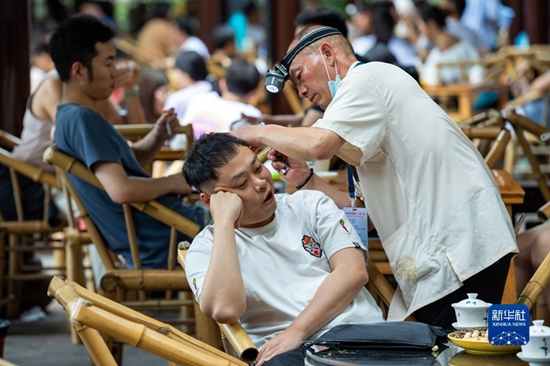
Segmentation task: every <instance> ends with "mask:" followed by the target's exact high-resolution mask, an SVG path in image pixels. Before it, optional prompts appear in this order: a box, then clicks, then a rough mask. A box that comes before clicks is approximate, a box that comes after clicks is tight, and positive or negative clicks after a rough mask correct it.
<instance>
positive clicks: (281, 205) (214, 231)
mask: <svg viewBox="0 0 550 366" xmlns="http://www.w3.org/2000/svg"><path fill="white" fill-rule="evenodd" d="M183 173H184V176H185V179H186V180H187V182H188V184H189V185H191V186H193V187H195V188H196V189H198V190H199V191H200V192H201V193H200V198H201V200H202V202H203V203H204V204H205V205H207V206H209V207H210V210H211V213H212V218H213V220H214V225H213V226H207V227H206V228H205V229H204V230H203V231H202V232H201V233H199V234H198V235H197V237H196V238H195V239H194V240H193V244H192V245H191V247H190V249H189V252H188V254H187V261H186V275H187V279H188V281H189V284H190V286H191V288H192V289H193V291H194V293H195V297H196V299H197V301H198V302H199V304H200V307H201V310H202V311H203V312H204V313H205V314H206V315H207V316H210V317H212V318H213V319H215V320H216V321H218V322H221V323H232V322H235V321H237V320H239V321H240V322H241V324H242V326H243V327H244V329H245V330H246V332H247V333H248V335H249V336H250V337H251V339H252V341H253V342H254V344H255V345H256V346H257V347H259V348H260V347H261V351H260V354H259V356H258V359H257V363H256V364H257V365H262V364H263V363H264V362H266V361H268V360H270V359H271V358H272V357H274V356H276V355H279V354H281V353H283V352H286V351H289V350H294V351H291V352H290V353H287V354H285V355H281V356H279V357H277V358H275V359H273V360H272V361H271V362H269V363H268V364H269V365H275V364H278V363H276V362H283V363H282V364H284V365H289V364H291V363H288V361H280V358H281V357H287V356H288V357H291V358H293V357H295V359H296V360H297V362H301V364H303V356H302V354H301V352H300V350H299V349H298V348H299V347H300V346H301V344H302V342H303V341H305V340H312V339H316V338H317V337H318V336H320V335H321V334H322V333H324V332H325V331H327V330H329V329H330V328H332V327H334V326H335V325H338V324H342V323H366V322H379V321H384V319H383V317H382V313H381V310H380V309H379V308H378V307H377V305H376V303H375V302H374V299H373V298H372V296H371V295H370V293H369V292H368V291H367V290H366V289H365V287H364V285H365V284H366V283H367V281H368V273H367V270H366V266H365V256H364V254H366V251H365V249H364V247H363V246H362V245H361V244H360V243H361V239H360V238H359V236H358V235H357V233H356V232H355V231H354V229H353V227H352V226H351V224H350V223H349V222H348V220H347V218H346V216H345V215H344V213H343V212H342V211H341V210H339V209H338V208H337V207H336V205H335V204H334V202H333V201H332V200H331V199H330V198H328V197H327V196H326V195H325V194H323V193H321V192H319V191H311V190H310V191H298V192H296V193H295V194H293V195H287V194H280V195H279V194H278V195H275V194H274V189H273V181H272V179H271V173H270V172H269V170H268V169H267V168H266V167H265V166H264V165H263V164H262V163H261V162H260V161H259V160H258V158H257V157H256V155H255V154H254V152H253V151H252V150H251V149H249V148H248V146H247V145H246V144H245V143H244V142H243V141H241V140H239V139H237V138H236V137H234V136H232V135H230V134H227V133H210V134H206V135H203V136H202V137H201V138H200V139H198V140H197V141H196V142H195V144H194V145H193V146H192V147H191V149H190V152H189V155H188V157H187V160H186V162H185V165H184V167H183ZM277 359H279V361H277Z"/></svg>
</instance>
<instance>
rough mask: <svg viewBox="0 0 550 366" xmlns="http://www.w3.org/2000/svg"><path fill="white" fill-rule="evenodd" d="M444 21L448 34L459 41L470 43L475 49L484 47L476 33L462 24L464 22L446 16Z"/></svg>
mask: <svg viewBox="0 0 550 366" xmlns="http://www.w3.org/2000/svg"><path fill="white" fill-rule="evenodd" d="M445 23H446V25H447V26H446V28H447V32H449V34H451V35H453V36H455V37H456V38H458V39H460V40H461V41H464V42H467V43H469V44H471V45H472V46H474V48H475V49H477V50H483V49H485V47H484V43H483V40H482V39H481V38H480V37H479V36H478V35H477V33H476V32H474V31H473V30H471V29H470V28H468V27H467V26H466V25H464V23H462V22H461V21H460V20H458V19H455V18H449V17H447V19H445Z"/></svg>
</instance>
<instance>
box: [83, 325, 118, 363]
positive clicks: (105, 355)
mask: <svg viewBox="0 0 550 366" xmlns="http://www.w3.org/2000/svg"><path fill="white" fill-rule="evenodd" d="M73 327H74V328H75V331H76V333H77V334H78V335H79V336H80V338H81V339H82V343H84V345H85V346H86V349H87V350H88V353H89V354H90V356H91V357H92V362H93V364H94V365H97V366H116V365H117V363H116V361H115V359H114V358H113V355H111V352H110V351H109V348H108V347H107V345H106V344H105V341H104V340H103V338H101V335H100V334H99V332H98V331H97V330H95V329H92V328H88V327H86V326H82V325H81V324H78V323H77V322H74V323H73Z"/></svg>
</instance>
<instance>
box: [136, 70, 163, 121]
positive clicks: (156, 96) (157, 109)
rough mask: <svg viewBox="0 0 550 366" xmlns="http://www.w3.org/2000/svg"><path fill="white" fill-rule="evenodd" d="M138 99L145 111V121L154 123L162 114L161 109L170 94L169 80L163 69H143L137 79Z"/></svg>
mask: <svg viewBox="0 0 550 366" xmlns="http://www.w3.org/2000/svg"><path fill="white" fill-rule="evenodd" d="M138 85H139V90H140V92H139V99H140V101H141V105H142V106H143V111H144V112H145V119H146V121H147V123H154V122H155V121H156V120H157V119H159V117H160V116H161V114H162V109H163V106H164V103H165V102H166V99H167V98H168V95H169V94H170V82H169V80H168V77H167V76H166V74H165V73H164V71H161V70H158V69H153V68H149V69H143V70H141V75H140V78H139V81H138Z"/></svg>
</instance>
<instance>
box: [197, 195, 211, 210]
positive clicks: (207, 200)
mask: <svg viewBox="0 0 550 366" xmlns="http://www.w3.org/2000/svg"><path fill="white" fill-rule="evenodd" d="M199 197H200V199H201V201H202V203H204V205H205V206H206V207H210V194H209V193H204V192H201V194H200V196H199Z"/></svg>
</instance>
